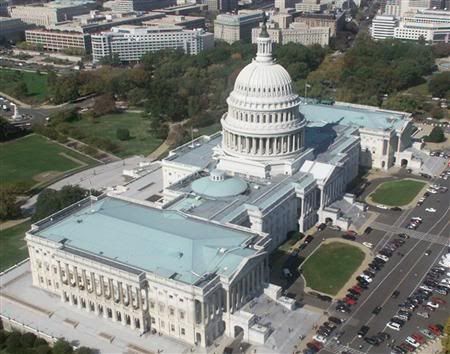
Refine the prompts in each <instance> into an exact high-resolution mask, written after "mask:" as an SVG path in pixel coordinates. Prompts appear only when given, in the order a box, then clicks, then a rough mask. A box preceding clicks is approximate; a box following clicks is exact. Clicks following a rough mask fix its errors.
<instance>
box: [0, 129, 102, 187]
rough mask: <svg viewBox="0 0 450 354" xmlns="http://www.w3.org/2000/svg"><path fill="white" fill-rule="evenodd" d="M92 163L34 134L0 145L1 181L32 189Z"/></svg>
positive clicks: (92, 163)
mask: <svg viewBox="0 0 450 354" xmlns="http://www.w3.org/2000/svg"><path fill="white" fill-rule="evenodd" d="M94 164H95V161H94V160H91V159H90V158H88V157H85V156H83V155H81V154H78V153H77V152H75V151H72V150H70V149H67V148H65V147H64V146H61V145H59V144H57V143H55V142H52V141H50V140H48V139H46V138H44V137H43V136H41V135H37V134H31V135H27V136H25V137H22V138H19V139H15V140H12V141H8V142H5V143H1V144H0V166H1V168H0V180H1V181H2V183H14V184H15V183H20V184H23V185H25V186H26V187H27V188H31V187H33V186H35V185H36V184H38V183H46V182H49V181H51V180H53V179H55V178H56V177H58V176H61V175H62V174H63V173H65V172H68V171H72V170H73V171H74V170H78V169H81V168H83V167H86V166H90V165H94Z"/></svg>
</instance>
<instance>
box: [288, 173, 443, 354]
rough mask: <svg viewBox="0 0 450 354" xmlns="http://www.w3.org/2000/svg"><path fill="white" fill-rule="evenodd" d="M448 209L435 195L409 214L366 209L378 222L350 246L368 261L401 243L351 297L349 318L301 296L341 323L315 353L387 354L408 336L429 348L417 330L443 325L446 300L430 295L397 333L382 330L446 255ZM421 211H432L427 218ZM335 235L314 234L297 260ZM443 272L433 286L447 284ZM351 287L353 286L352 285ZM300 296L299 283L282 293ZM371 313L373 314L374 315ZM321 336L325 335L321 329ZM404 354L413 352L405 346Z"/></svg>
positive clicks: (326, 232)
mask: <svg viewBox="0 0 450 354" xmlns="http://www.w3.org/2000/svg"><path fill="white" fill-rule="evenodd" d="M428 183H429V184H430V185H433V184H436V185H439V186H443V187H447V188H448V187H449V184H450V183H449V180H448V179H443V178H437V179H434V180H428ZM443 190H445V189H443ZM449 205H450V193H449V192H438V193H434V194H433V193H429V196H428V197H426V198H425V200H424V201H423V203H422V204H421V205H420V206H416V207H414V208H413V209H408V210H398V211H393V210H386V209H378V208H372V210H373V211H377V212H378V213H379V216H378V217H377V218H376V220H375V221H374V222H373V223H372V224H371V229H372V230H371V231H370V232H369V233H368V234H364V235H361V236H358V237H357V239H356V242H361V243H363V242H364V243H366V244H367V245H368V246H370V247H371V250H372V253H373V255H374V256H375V255H376V254H377V253H378V252H379V251H380V250H382V249H385V248H386V246H387V245H393V241H394V240H396V239H397V240H398V239H401V240H404V244H403V245H401V246H399V247H398V248H393V249H394V251H393V252H392V254H391V256H390V257H388V258H389V259H388V260H387V262H385V264H384V266H382V267H381V269H380V270H378V271H376V272H375V276H373V278H372V280H371V282H370V284H368V285H367V288H368V289H367V290H362V291H361V294H360V295H358V294H356V296H355V298H356V304H354V305H350V306H349V308H350V311H349V312H340V311H336V303H337V302H336V300H333V302H332V303H331V304H330V302H326V301H321V300H320V299H318V298H317V297H314V296H309V295H304V296H302V300H303V302H305V303H308V304H311V305H313V306H318V307H321V308H323V309H324V310H326V311H327V312H328V313H329V314H330V315H332V316H336V317H339V318H341V319H343V320H344V323H343V324H341V325H339V326H338V328H337V329H336V330H332V332H331V334H329V336H328V338H326V339H327V340H326V342H325V343H323V344H322V345H323V346H324V348H323V349H321V350H320V353H346V352H348V353H379V354H385V353H390V352H391V350H392V349H391V347H395V346H397V345H400V344H402V343H403V342H404V341H405V339H406V338H407V337H408V336H411V335H413V334H417V335H416V338H417V340H418V341H420V342H422V341H428V342H429V341H430V340H431V337H432V335H430V338H427V337H426V336H425V335H424V334H423V333H421V332H420V330H423V329H426V328H428V326H429V325H433V324H445V322H446V320H447V318H448V314H449V313H450V306H449V304H448V302H449V301H450V295H447V296H446V295H443V294H439V293H437V292H436V291H432V293H431V295H429V296H426V297H424V300H421V301H423V303H422V304H418V306H417V308H415V309H414V310H406V311H407V312H411V315H408V316H411V317H410V319H409V320H406V321H405V323H404V325H403V326H402V327H401V329H400V330H399V331H396V330H393V329H390V328H388V327H387V326H386V325H387V324H388V322H389V321H390V320H391V319H392V318H393V317H394V316H395V315H396V314H397V313H398V311H399V310H400V307H399V305H400V304H401V303H405V301H406V299H407V298H408V297H410V296H411V295H412V294H413V293H415V292H416V290H417V289H418V288H419V286H421V285H422V284H423V282H424V280H425V278H426V277H427V273H428V272H429V271H430V269H431V268H432V267H434V266H435V265H437V263H438V262H439V260H440V259H441V256H442V255H443V254H446V253H447V252H448V246H449V239H450V225H449V217H450V208H449ZM427 209H428V210H430V209H432V210H435V211H433V212H427V211H426V210H427ZM414 217H419V218H421V219H422V222H421V223H420V224H418V226H417V228H416V229H415V230H410V229H407V228H406V227H407V226H408V225H409V224H410V223H411V219H412V218H414ZM400 233H405V234H407V235H408V238H407V239H404V238H401V237H399V236H398V234H400ZM336 234H340V235H342V231H341V232H340V233H339V232H338V231H333V230H329V229H325V230H324V231H321V232H318V233H316V234H315V235H314V236H315V237H314V240H313V241H312V242H311V243H310V245H308V247H307V248H305V249H304V250H302V251H301V253H300V255H301V256H302V257H305V256H307V255H308V254H310V253H311V252H312V251H313V250H314V249H315V248H316V247H317V246H318V245H319V244H320V243H321V241H322V239H323V238H328V237H332V236H334V237H335V236H336ZM397 243H398V242H397ZM369 244H370V245H369ZM447 272H450V269H447V270H446V271H445V272H444V274H443V275H441V276H440V277H439V278H438V279H437V280H438V282H440V281H441V279H443V278H448V276H447V275H446V273H447ZM354 284H355V285H356V284H357V280H356V279H355V282H354ZM432 290H433V289H432ZM301 291H302V281H301V280H297V281H296V282H294V283H293V285H292V286H291V287H290V288H289V289H288V292H289V293H290V294H291V295H292V294H300V293H301ZM396 291H398V296H397V297H396V298H394V297H393V296H392V295H393V293H394V292H396ZM424 293H426V292H424ZM427 297H428V299H427ZM428 302H431V303H432V307H436V309H432V308H431V307H430V306H425V307H424V305H426V304H427V303H428ZM406 305H407V306H409V305H408V304H406ZM375 309H376V311H374V310H375ZM373 312H375V313H373ZM424 312H427V313H429V318H424V317H421V316H419V315H417V313H424ZM403 316H405V315H403ZM399 322H401V321H399ZM362 326H367V327H368V328H366V330H367V333H366V334H364V335H363V336H361V337H358V331H359V330H360V329H361V327H362ZM331 327H333V326H331ZM379 332H385V333H387V334H388V336H389V339H387V338H384V340H383V341H382V342H381V343H379V344H378V345H371V344H369V343H368V342H367V341H366V338H368V337H372V336H374V335H376V334H377V333H379ZM424 332H425V333H427V332H426V331H424ZM325 333H327V329H326V328H325ZM336 334H338V337H339V338H338V340H336V339H337V338H336ZM427 334H429V333H427ZM388 336H386V337H388ZM333 338H336V339H333ZM417 340H414V339H413V343H414V345H416V346H420V347H421V348H423V347H424V346H425V345H426V343H423V344H421V343H419V342H418V341H417ZM369 341H370V340H369ZM320 346H321V345H320ZM320 346H319V347H320ZM409 349H411V350H412V349H414V348H413V346H411V345H410V346H409ZM307 350H308V349H307ZM306 352H307V353H314V352H317V348H311V349H309V352H308V351H306ZM399 353H402V352H399ZM430 354H431V353H430Z"/></svg>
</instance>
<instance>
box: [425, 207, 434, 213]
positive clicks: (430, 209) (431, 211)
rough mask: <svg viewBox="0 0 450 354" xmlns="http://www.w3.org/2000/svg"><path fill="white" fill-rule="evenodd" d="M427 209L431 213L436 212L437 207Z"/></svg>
mask: <svg viewBox="0 0 450 354" xmlns="http://www.w3.org/2000/svg"><path fill="white" fill-rule="evenodd" d="M425 211H428V212H429V213H435V212H436V209H434V208H426V209H425Z"/></svg>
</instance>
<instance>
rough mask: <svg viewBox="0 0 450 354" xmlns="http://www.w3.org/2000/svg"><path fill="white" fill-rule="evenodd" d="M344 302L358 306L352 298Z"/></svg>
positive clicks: (347, 298)
mask: <svg viewBox="0 0 450 354" xmlns="http://www.w3.org/2000/svg"><path fill="white" fill-rule="evenodd" d="M344 301H345V303H346V304H347V305H354V304H356V300H354V299H351V298H349V297H346V298H345V299H344Z"/></svg>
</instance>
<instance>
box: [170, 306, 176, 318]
mask: <svg viewBox="0 0 450 354" xmlns="http://www.w3.org/2000/svg"><path fill="white" fill-rule="evenodd" d="M169 311H170V315H171V316H173V315H174V314H175V310H174V309H173V308H172V307H171V308H170V309H169Z"/></svg>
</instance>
